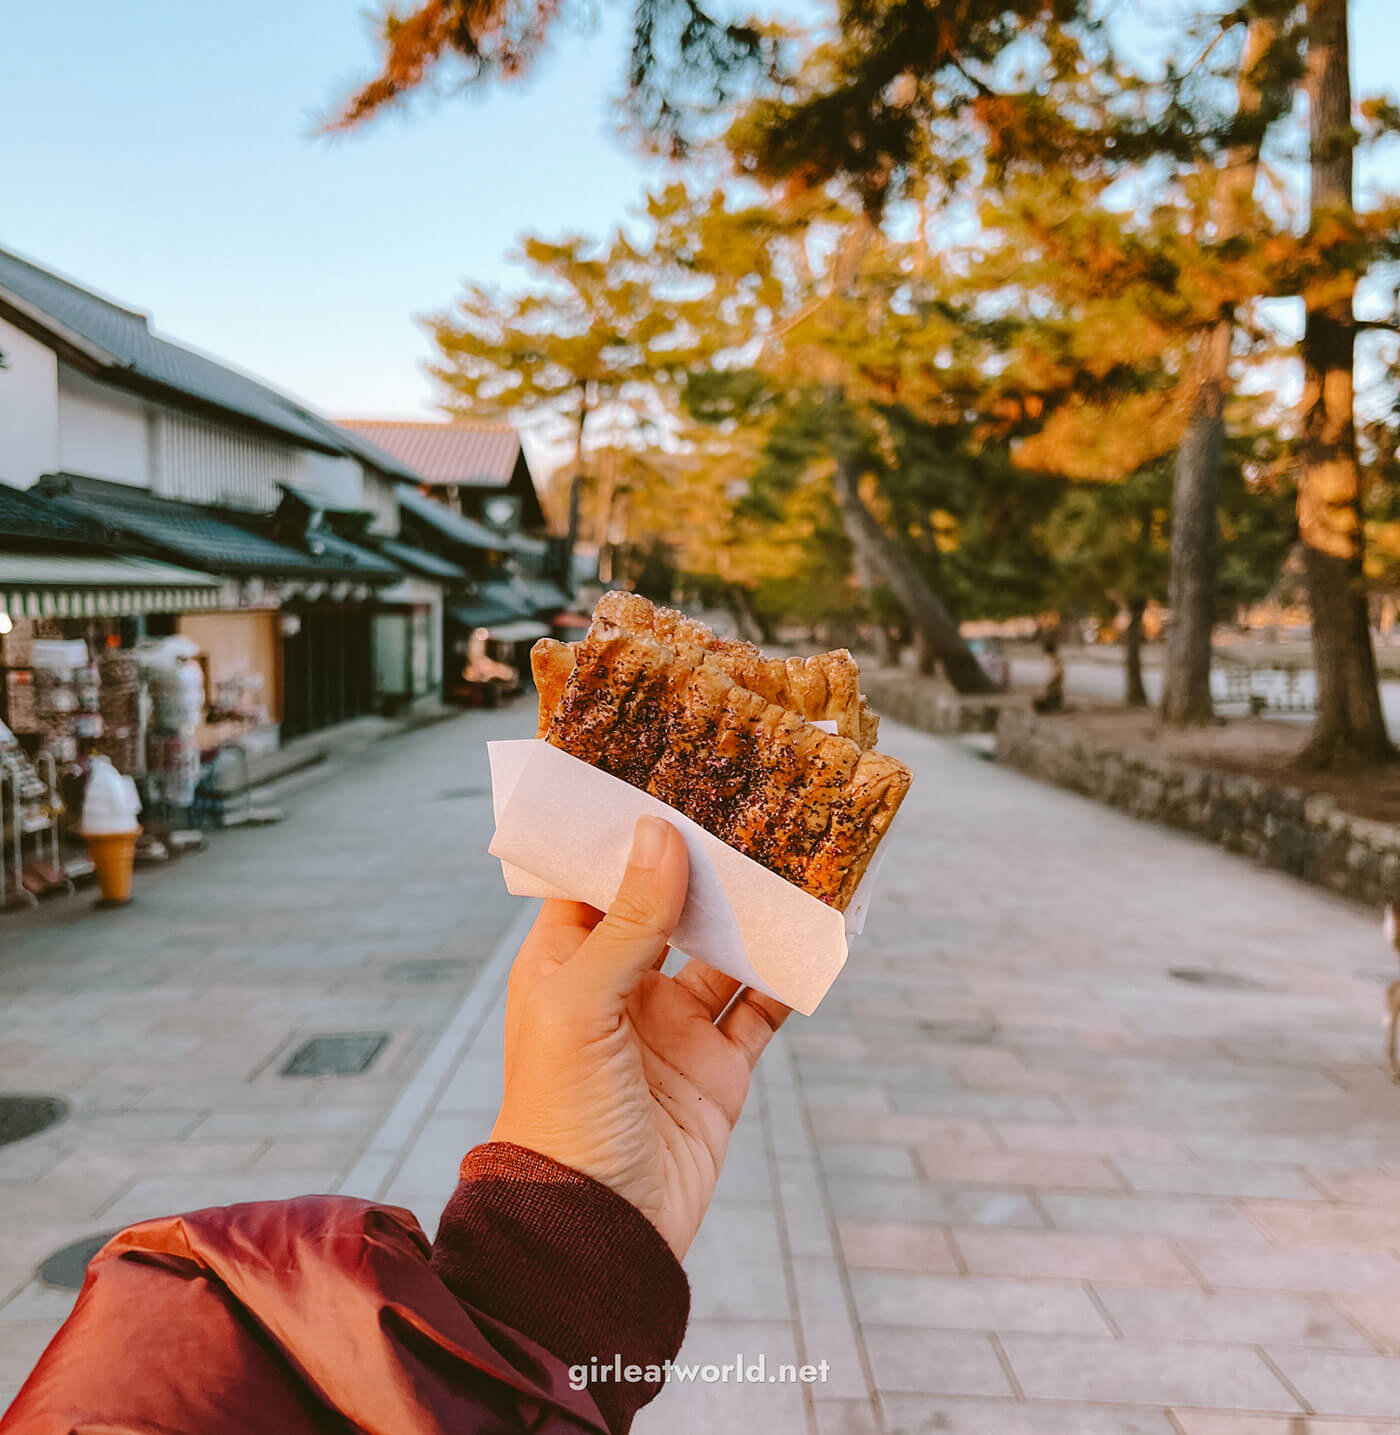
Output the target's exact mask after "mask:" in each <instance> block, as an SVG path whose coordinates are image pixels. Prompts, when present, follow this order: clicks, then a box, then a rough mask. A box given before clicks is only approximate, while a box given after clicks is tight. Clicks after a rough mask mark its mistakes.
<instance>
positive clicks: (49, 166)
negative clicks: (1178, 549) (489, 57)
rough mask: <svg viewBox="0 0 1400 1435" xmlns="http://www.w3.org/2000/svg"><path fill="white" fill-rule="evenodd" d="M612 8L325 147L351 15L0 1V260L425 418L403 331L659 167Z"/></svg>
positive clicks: (214, 349) (346, 70)
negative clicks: (632, 115) (628, 88)
mask: <svg viewBox="0 0 1400 1435" xmlns="http://www.w3.org/2000/svg"><path fill="white" fill-rule="evenodd" d="M1124 3H1125V4H1127V5H1128V6H1129V8H1130V9H1132V10H1136V11H1138V12H1140V13H1141V14H1142V15H1143V16H1144V18H1146V19H1150V18H1151V14H1152V12H1153V10H1154V7H1160V6H1162V5H1164V4H1166V3H1169V0H1124ZM791 6H792V0H788V4H787V5H785V8H787V9H788V10H789V11H790V10H791ZM630 9H631V6H630V4H627V3H623V0H598V16H597V20H596V22H595V23H594V24H593V25H592V26H591V27H588V26H583V25H574V26H572V27H571V28H569V29H567V30H563V31H561V32H559V33H558V34H556V36H555V39H554V42H553V44H552V46H551V48H550V51H549V53H548V54H547V56H546V57H545V59H544V60H543V61H542V63H541V64H540V65H538V66H537V68H536V69H535V71H534V72H533V73H532V75H531V76H530V77H529V78H528V79H527V80H525V81H521V82H515V83H512V84H511V85H509V86H506V87H503V88H498V89H496V90H494V91H493V92H492V93H490V94H489V95H471V96H461V95H458V96H447V97H441V98H433V97H425V98H421V99H419V100H417V101H416V102H415V103H414V104H413V105H412V107H411V108H410V110H409V111H408V112H406V113H395V114H391V115H386V116H384V117H383V118H381V119H379V120H377V121H374V122H372V123H371V124H370V125H369V126H368V128H366V129H363V130H361V131H357V132H355V133H353V134H351V135H348V136H340V137H335V138H330V139H327V138H323V137H318V136H317V135H316V134H315V129H316V126H317V122H318V120H319V119H321V118H323V117H324V116H325V115H326V114H327V113H328V112H329V111H330V110H331V109H332V108H333V107H334V105H335V102H336V100H337V99H338V98H340V97H342V96H343V95H345V94H346V93H348V92H349V90H350V89H351V87H352V86H353V83H354V81H355V80H356V79H357V78H360V77H363V76H365V75H367V74H368V73H369V72H370V70H371V68H372V66H373V62H374V56H375V52H374V47H373V43H372V39H371V33H370V28H369V24H368V21H367V20H366V18H365V7H364V5H363V3H361V0H294V3H288V0H239V3H237V4H232V5H220V6H212V5H201V4H191V3H190V0H123V3H121V4H118V5H114V4H112V3H111V0H67V3H65V4H63V5H45V4H37V5H36V4H33V3H21V0H0V75H3V76H4V85H3V96H4V102H3V105H2V106H0V245H2V246H4V247H6V248H10V249H14V250H17V251H18V252H20V253H22V254H24V255H25V256H26V257H28V258H31V259H34V260H36V261H38V262H39V263H41V264H44V265H46V266H47V267H49V268H52V269H56V270H58V271H60V272H61V273H64V274H66V275H68V276H70V277H72V278H75V279H77V280H79V281H80V282H82V283H84V284H86V285H88V286H90V287H93V288H96V289H99V290H101V291H103V292H104V293H107V294H110V295H112V296H113V297H115V298H118V299H120V300H122V301H124V302H126V303H129V304H131V305H133V306H134V307H136V308H140V309H143V310H145V311H146V312H148V313H149V314H151V315H152V319H153V323H154V326H155V327H156V328H157V329H159V330H160V331H161V332H162V333H164V334H166V335H168V336H170V337H172V338H175V339H178V340H180V341H182V342H185V343H189V344H192V345H194V346H196V347H198V348H201V349H203V350H205V351H206V352H208V353H211V354H214V355H215V356H217V357H219V358H221V359H224V360H226V361H229V362H232V363H234V364H237V365H238V366H240V367H242V368H244V369H246V370H249V371H250V372H252V373H255V374H257V375H258V376H260V377H262V378H264V379H267V380H269V381H270V382H272V383H274V384H276V385H277V386H279V387H281V388H283V389H285V390H287V391H288V392H290V393H293V394H295V395H297V396H298V397H300V398H303V399H305V400H307V401H309V402H310V403H312V404H313V405H315V406H316V407H318V408H320V409H321V410H322V411H323V412H326V413H328V414H330V415H332V416H349V415H373V416H390V417H394V416H398V417H414V416H429V415H431V414H433V413H434V412H435V411H434V407H433V404H434V397H435V395H434V389H433V385H432V381H431V380H430V378H429V377H428V376H427V375H426V373H425V372H424V368H423V365H424V363H425V361H426V359H427V357H428V340H427V336H426V335H425V334H424V333H423V331H422V330H421V329H420V328H419V327H418V325H417V324H416V323H415V322H414V316H415V315H419V314H423V313H425V312H428V311H430V310H433V309H438V308H442V307H445V306H446V305H448V304H450V302H451V300H452V299H453V297H454V295H455V294H456V293H457V292H458V290H459V288H460V285H461V281H462V280H463V279H465V278H471V279H474V280H479V281H486V282H507V283H508V282H509V281H510V279H511V276H512V270H511V268H510V266H509V265H508V263H507V262H506V255H507V253H508V251H509V250H510V249H511V247H512V244H513V242H514V240H515V238H516V237H517V236H518V235H519V234H521V233H522V232H524V231H543V232H545V233H549V234H559V233H564V232H570V231H582V232H585V233H600V232H604V231H606V230H607V229H608V228H610V227H611V226H612V225H614V224H616V223H617V222H619V221H620V220H623V219H625V217H626V216H627V213H628V211H629V209H630V208H631V207H632V206H633V205H635V203H636V202H637V200H638V198H639V196H640V194H641V192H642V189H643V187H644V185H645V184H646V182H647V181H648V178H654V177H655V176H656V175H657V173H658V168H657V167H656V165H655V164H654V163H652V164H648V163H645V162H643V161H642V160H641V159H640V158H638V157H637V156H636V155H635V154H634V153H632V152H631V151H630V150H629V149H628V147H627V146H626V144H625V143H624V142H623V141H622V140H620V139H619V138H618V137H617V135H616V124H615V118H614V114H613V112H612V109H611V104H610V102H611V99H612V97H613V96H614V95H616V93H617V92H618V90H619V88H620V78H621V72H622V67H623V64H624V60H625V54H626V29H627V20H628V15H629V12H630ZM1352 15H1353V35H1354V41H1353V45H1354V69H1355V71H1356V81H1357V88H1358V92H1359V93H1361V92H1369V91H1374V90H1377V89H1381V88H1383V87H1385V86H1387V85H1389V86H1391V87H1394V86H1395V84H1396V79H1395V76H1394V74H1393V64H1394V57H1395V56H1396V55H1400V0H1353V5H1352Z"/></svg>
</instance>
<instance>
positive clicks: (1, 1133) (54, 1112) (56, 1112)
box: [0, 1096, 68, 1146]
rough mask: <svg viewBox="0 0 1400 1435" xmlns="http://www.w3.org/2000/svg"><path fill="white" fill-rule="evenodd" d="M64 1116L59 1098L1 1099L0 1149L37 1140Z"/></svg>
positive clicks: (3, 1097)
mask: <svg viewBox="0 0 1400 1435" xmlns="http://www.w3.org/2000/svg"><path fill="white" fill-rule="evenodd" d="M67 1115H68V1103H67V1102H66V1101H65V1100H64V1099H63V1098H62V1097H61V1096H0V1146H8V1145H9V1144H10V1142H12V1141H23V1140H24V1138H25V1137H26V1136H36V1135H38V1133H39V1132H40V1131H45V1130H47V1129H48V1128H49V1127H50V1126H55V1125H57V1124H58V1123H59V1122H60V1121H62V1120H63V1118H64V1117H65V1116H67Z"/></svg>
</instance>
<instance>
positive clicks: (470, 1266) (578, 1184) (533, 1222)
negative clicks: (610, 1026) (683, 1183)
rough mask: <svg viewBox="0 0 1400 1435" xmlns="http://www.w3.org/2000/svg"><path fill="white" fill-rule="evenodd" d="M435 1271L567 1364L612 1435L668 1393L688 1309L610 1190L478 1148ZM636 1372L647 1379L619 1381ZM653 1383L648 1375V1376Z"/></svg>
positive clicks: (666, 1259)
mask: <svg viewBox="0 0 1400 1435" xmlns="http://www.w3.org/2000/svg"><path fill="white" fill-rule="evenodd" d="M433 1269H434V1270H435V1271H436V1272H437V1273H438V1275H439V1276H441V1277H442V1279H443V1281H444V1282H445V1283H446V1285H447V1286H448V1288H449V1289H450V1290H451V1291H452V1292H453V1294H454V1295H456V1296H457V1297H458V1299H459V1300H461V1301H462V1303H463V1304H464V1305H466V1306H468V1307H469V1308H471V1309H473V1310H477V1311H482V1312H487V1313H489V1314H491V1315H492V1316H495V1317H496V1318H497V1319H498V1320H501V1321H504V1322H505V1324H506V1325H508V1326H511V1327H513V1328H514V1329H515V1330H519V1331H522V1332H524V1333H525V1334H526V1335H529V1336H530V1337H532V1338H533V1339H534V1340H536V1341H537V1342H538V1343H539V1344H540V1345H542V1346H544V1348H545V1349H546V1350H548V1351H550V1352H551V1353H552V1354H553V1355H555V1356H557V1357H558V1358H559V1359H560V1360H561V1361H562V1362H563V1363H564V1364H565V1366H568V1367H571V1368H572V1370H571V1377H572V1378H573V1379H574V1383H575V1384H580V1383H582V1377H583V1376H584V1375H585V1373H586V1374H587V1375H588V1376H589V1377H593V1378H589V1379H588V1389H589V1391H590V1393H591V1394H592V1396H593V1398H594V1400H595V1401H597V1403H598V1408H599V1410H601V1411H602V1413H603V1415H604V1417H605V1418H606V1419H607V1422H608V1426H609V1428H610V1429H611V1430H612V1431H613V1432H621V1431H625V1430H626V1429H627V1427H628V1426H629V1425H630V1424H631V1423H632V1417H633V1416H634V1415H635V1414H636V1413H637V1411H638V1410H639V1409H640V1408H641V1407H642V1406H643V1405H645V1404H646V1403H647V1401H649V1400H651V1399H652V1398H653V1397H654V1396H655V1395H656V1394H657V1392H658V1391H659V1390H660V1388H661V1381H660V1379H658V1378H656V1372H658V1371H659V1370H660V1369H661V1368H662V1367H663V1366H664V1365H665V1363H666V1362H667V1361H669V1360H671V1359H673V1358H674V1357H675V1354H676V1352H677V1351H678V1350H679V1349H680V1345H681V1339H682V1337H683V1336H684V1335H685V1323H686V1318H687V1316H688V1315H689V1312H690V1287H689V1285H688V1283H687V1281H686V1278H685V1272H684V1271H683V1270H682V1269H681V1266H680V1263H679V1262H678V1261H677V1260H676V1258H675V1256H674V1255H673V1254H672V1252H671V1248H670V1247H669V1246H668V1245H667V1244H666V1242H665V1241H664V1240H662V1238H661V1236H660V1234H659V1233H658V1232H657V1230H656V1227H655V1226H653V1225H652V1224H651V1222H650V1221H648V1220H647V1218H646V1217H645V1216H643V1215H642V1213H641V1212H640V1211H639V1210H637V1208H636V1207H635V1206H633V1205H632V1204H631V1203H630V1202H628V1201H625V1200H624V1199H623V1198H622V1197H621V1196H619V1195H617V1194H616V1193H615V1192H613V1191H611V1190H609V1189H608V1188H607V1187H606V1186H603V1185H601V1184H600V1183H599V1182H597V1181H594V1180H592V1179H591V1178H590V1177H588V1176H584V1175H582V1174H581V1173H579V1172H578V1171H574V1170H572V1169H571V1168H569V1167H567V1166H561V1165H559V1164H558V1162H556V1161H551V1160H549V1158H548V1157H545V1156H540V1155H538V1154H537V1153H535V1152H534V1151H527V1150H526V1149H525V1148H524V1147H521V1146H513V1145H510V1144H507V1143H505V1142H494V1143H490V1144H488V1145H485V1146H478V1147H477V1148H476V1149H475V1150H473V1151H469V1152H468V1153H467V1155H466V1157H465V1158H464V1160H463V1161H462V1167H461V1181H460V1183H459V1184H458V1186H457V1190H456V1192H455V1193H454V1195H453V1197H452V1199H451V1200H450V1201H449V1202H448V1203H447V1208H446V1210H444V1211H443V1213H442V1223H441V1225H440V1226H439V1228H438V1234H437V1240H436V1241H435V1242H434V1243H433ZM628 1367H634V1369H635V1373H637V1374H638V1375H639V1376H640V1378H638V1379H635V1380H626V1379H623V1378H621V1376H622V1375H623V1373H624V1372H626V1371H627V1369H628ZM649 1373H650V1375H651V1378H648V1375H649Z"/></svg>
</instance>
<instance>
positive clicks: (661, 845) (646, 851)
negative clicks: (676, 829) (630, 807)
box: [632, 817, 666, 871]
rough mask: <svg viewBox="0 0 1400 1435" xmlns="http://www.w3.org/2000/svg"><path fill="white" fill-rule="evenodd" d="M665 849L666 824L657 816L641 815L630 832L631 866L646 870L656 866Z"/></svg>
mask: <svg viewBox="0 0 1400 1435" xmlns="http://www.w3.org/2000/svg"><path fill="white" fill-rule="evenodd" d="M665 850H666V824H665V823H664V822H663V821H662V820H661V819H660V818H659V817H642V818H639V819H638V821H637V827H636V830H635V831H634V832H633V833H632V866H634V867H641V868H643V869H644V870H646V871H650V870H651V868H653V867H655V866H657V865H658V864H659V863H660V861H661V854H662V852H664V851H665Z"/></svg>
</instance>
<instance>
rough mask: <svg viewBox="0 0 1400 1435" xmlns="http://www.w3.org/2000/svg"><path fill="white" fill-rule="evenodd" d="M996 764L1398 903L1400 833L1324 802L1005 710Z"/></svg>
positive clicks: (1345, 891)
mask: <svg viewBox="0 0 1400 1435" xmlns="http://www.w3.org/2000/svg"><path fill="white" fill-rule="evenodd" d="M996 733H997V744H996V754H997V760H998V761H999V762H1004V763H1006V764H1007V765H1008V766H1009V767H1015V768H1019V769H1020V770H1021V771H1022V772H1027V773H1030V774H1031V775H1032V776H1035V777H1039V778H1043V779H1044V780H1045V781H1047V782H1053V783H1055V784H1057V785H1058V786H1060V787H1066V788H1069V789H1070V790H1071V791H1073V792H1078V793H1082V794H1083V795H1084V796H1085V797H1092V798H1094V799H1096V800H1097V801H1099V802H1103V803H1107V804H1108V806H1110V807H1116V808H1118V809H1119V810H1120V811H1123V812H1127V813H1130V814H1131V815H1132V816H1134V817H1141V818H1143V819H1145V820H1147V821H1149V822H1161V823H1164V824H1166V825H1167V826H1168V827H1176V828H1180V829H1181V830H1182V831H1185V832H1192V833H1195V834H1196V835H1197V836H1198V837H1205V838H1207V839H1208V840H1209V841H1211V842H1215V843H1218V844H1219V845H1220V846H1222V847H1224V848H1226V849H1228V850H1229V851H1231V852H1242V853H1244V854H1245V855H1246V856H1248V857H1252V858H1254V859H1255V860H1256V861H1258V862H1262V863H1264V864H1265V865H1266V866H1269V867H1277V868H1278V869H1279V870H1280V871H1283V872H1288V873H1291V874H1292V875H1293V876H1295V877H1301V878H1302V879H1303V880H1304V881H1306V882H1316V883H1317V884H1318V885H1319V886H1323V887H1326V888H1327V889H1328V890H1329V891H1332V892H1335V893H1337V894H1338V895H1339V896H1342V897H1349V898H1351V899H1352V900H1354V901H1357V902H1364V903H1366V904H1367V905H1370V906H1380V905H1381V904H1382V903H1384V902H1387V901H1400V827H1397V826H1393V825H1391V824H1389V823H1384V822H1371V821H1368V820H1367V819H1365V818H1363V817H1353V816H1351V815H1350V814H1348V813H1346V812H1343V811H1342V809H1341V808H1339V807H1338V806H1337V804H1336V803H1335V802H1334V801H1333V800H1332V799H1331V798H1330V797H1325V796H1321V795H1313V796H1309V795H1308V794H1306V793H1303V792H1300V791H1298V790H1297V789H1296V788H1291V787H1285V786H1283V785H1282V784H1280V783H1273V782H1267V781H1264V780H1262V779H1260V778H1255V777H1244V776H1238V775H1235V774H1232V773H1226V772H1216V771H1213V770H1212V769H1210V768H1203V767H1193V766H1189V765H1187V764H1185V763H1180V762H1176V761H1173V760H1171V759H1168V758H1165V757H1158V756H1157V755H1156V754H1154V753H1151V752H1149V751H1147V750H1145V749H1142V748H1134V749H1131V750H1125V749H1122V748H1115V747H1109V746H1106V745H1104V744H1101V743H1095V742H1092V741H1086V740H1085V739H1084V738H1083V737H1082V736H1081V735H1079V734H1078V733H1076V732H1075V729H1074V728H1073V727H1072V726H1071V725H1070V724H1068V723H1059V722H1057V721H1056V719H1054V718H1051V719H1048V720H1043V719H1040V718H1037V717H1036V716H1035V715H1034V714H1033V713H1031V712H1029V711H1027V710H1026V709H1024V708H1020V709H1017V708H1010V707H1008V708H1006V709H1004V710H1003V712H1002V715H1001V721H1000V722H999V723H998V725H997V730H996Z"/></svg>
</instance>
